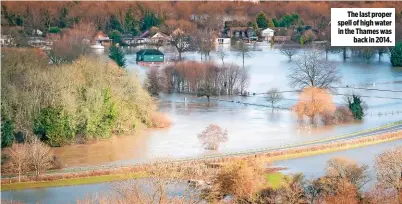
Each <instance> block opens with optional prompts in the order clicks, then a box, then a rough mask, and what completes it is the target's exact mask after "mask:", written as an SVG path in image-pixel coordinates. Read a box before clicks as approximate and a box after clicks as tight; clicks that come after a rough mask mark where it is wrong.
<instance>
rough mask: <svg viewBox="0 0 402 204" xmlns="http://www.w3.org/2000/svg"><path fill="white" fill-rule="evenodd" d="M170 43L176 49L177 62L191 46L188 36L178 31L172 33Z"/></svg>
mask: <svg viewBox="0 0 402 204" xmlns="http://www.w3.org/2000/svg"><path fill="white" fill-rule="evenodd" d="M171 43H172V45H173V46H175V47H176V50H177V52H178V53H179V60H181V59H182V56H181V55H182V53H183V52H186V51H189V50H190V49H191V45H192V42H191V38H190V35H188V33H185V32H184V31H182V30H180V29H177V30H175V31H174V32H173V33H172V42H171Z"/></svg>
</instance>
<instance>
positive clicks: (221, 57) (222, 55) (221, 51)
mask: <svg viewBox="0 0 402 204" xmlns="http://www.w3.org/2000/svg"><path fill="white" fill-rule="evenodd" d="M216 54H217V55H218V57H219V58H220V59H221V61H222V64H223V65H224V64H225V62H224V59H225V57H226V56H227V53H226V52H225V51H224V50H223V48H220V49H219V50H218V51H217V52H216Z"/></svg>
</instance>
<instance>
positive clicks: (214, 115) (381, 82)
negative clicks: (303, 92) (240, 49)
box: [54, 46, 402, 167]
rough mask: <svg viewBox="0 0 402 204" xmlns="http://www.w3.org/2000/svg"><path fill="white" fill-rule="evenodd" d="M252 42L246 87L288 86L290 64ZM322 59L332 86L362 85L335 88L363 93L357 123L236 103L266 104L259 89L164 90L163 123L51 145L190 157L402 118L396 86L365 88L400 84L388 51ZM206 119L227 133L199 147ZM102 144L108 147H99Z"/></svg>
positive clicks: (106, 159)
mask: <svg viewBox="0 0 402 204" xmlns="http://www.w3.org/2000/svg"><path fill="white" fill-rule="evenodd" d="M136 49H138V48H136ZM136 49H132V50H128V51H127V52H128V55H127V62H128V67H127V69H129V70H130V71H132V72H134V73H137V74H138V75H139V77H140V78H142V79H143V78H144V76H145V72H146V70H147V69H148V68H145V67H140V66H137V65H136V64H135V51H136ZM226 49H227V52H228V56H227V57H226V58H225V62H234V63H236V64H241V63H242V62H241V58H240V57H238V56H237V54H236V53H235V52H234V51H230V49H229V48H226ZM254 49H255V51H252V52H251V54H250V56H251V57H250V58H246V59H245V66H247V67H248V68H249V73H250V83H249V88H248V91H249V92H251V93H261V92H265V91H266V90H268V89H269V88H278V89H280V90H291V87H289V85H288V79H287V75H288V74H289V68H290V67H291V66H293V65H292V63H290V62H288V60H287V58H286V57H285V56H283V55H281V54H280V52H279V51H278V50H277V49H271V48H270V47H269V46H261V47H256V48H254ZM162 51H163V52H164V53H165V54H166V57H167V58H169V57H171V56H173V55H174V54H173V53H172V52H171V51H172V49H171V48H163V49H162ZM100 57H101V58H103V59H105V60H106V59H107V56H106V55H105V54H104V53H103V54H102V53H101V54H100ZM184 57H185V58H186V59H192V60H200V56H199V54H197V53H185V54H184ZM296 59H297V57H296ZM329 59H330V60H331V61H333V62H334V63H336V64H337V66H338V68H339V69H340V72H341V75H342V84H340V85H339V86H342V87H345V86H346V85H348V86H349V87H359V88H365V89H363V90H362V89H351V88H348V89H338V91H337V93H338V94H342V93H349V92H351V91H353V92H355V93H358V94H360V95H362V96H363V98H362V99H363V100H364V101H365V102H366V104H367V105H368V107H369V109H368V111H367V115H366V117H365V119H364V120H363V121H362V122H359V123H354V124H348V125H338V126H333V127H325V128H317V129H309V130H302V129H299V128H298V124H297V120H296V116H295V115H294V113H291V112H290V111H287V110H280V111H278V110H275V111H272V110H271V109H270V108H267V107H260V106H253V105H248V106H247V105H243V104H240V103H236V102H237V101H239V102H247V103H255V104H267V102H266V101H265V99H264V97H263V95H256V96H253V95H251V96H250V97H240V96H233V97H227V96H222V97H220V98H223V99H230V100H233V101H234V102H222V101H211V102H210V103H208V102H207V100H206V99H205V98H197V97H195V96H190V95H184V94H171V95H166V94H164V95H162V96H161V97H160V110H161V111H162V112H165V113H167V114H168V115H169V116H170V118H171V120H172V125H171V127H170V128H167V129H162V130H148V131H145V132H144V133H142V134H139V135H132V136H120V137H115V138H114V139H112V140H108V141H100V142H97V143H96V144H87V145H74V146H66V147H61V148H55V149H54V151H55V153H56V154H57V155H58V156H60V157H61V159H62V160H63V162H64V163H65V164H66V165H67V167H70V166H85V165H97V164H110V163H125V164H126V163H137V162H143V161H147V160H150V159H152V158H156V157H161V156H163V157H166V156H171V157H173V158H182V157H196V156H202V155H207V154H212V153H229V152H238V151H246V150H250V149H261V148H268V147H278V146H280V145H284V144H291V143H296V142H300V141H311V140H315V139H319V138H323V137H327V136H336V135H342V134H345V133H351V132H357V131H361V130H364V129H367V128H373V127H377V126H381V125H384V124H387V123H390V122H394V121H397V120H401V119H402V99H398V98H401V96H402V92H390V91H374V90H367V89H381V90H399V91H400V90H402V69H401V68H392V67H391V65H390V63H389V59H388V56H383V57H382V60H381V61H380V62H378V58H376V57H374V59H373V60H372V62H370V63H367V62H365V61H363V60H357V59H354V58H350V59H348V60H347V61H346V62H343V60H342V59H341V55H340V54H337V55H336V54H332V55H330V56H329ZM211 60H213V61H215V62H216V63H221V62H220V59H218V58H217V56H216V55H215V53H212V54H211ZM284 97H285V99H284V100H283V101H281V102H280V103H278V106H281V107H287V108H288V107H291V106H292V105H293V104H294V103H295V102H296V100H297V95H296V94H290V93H288V94H285V95H284ZM343 97H344V96H341V95H335V96H334V101H335V103H336V104H338V105H340V104H343V100H344V99H343ZM185 98H186V99H185ZM185 100H186V102H185ZM212 123H214V124H218V125H220V126H221V127H223V128H226V129H227V130H228V134H229V139H228V141H227V142H226V143H225V144H223V145H222V146H221V147H220V148H219V149H218V150H216V151H206V150H204V149H203V148H202V147H201V145H200V143H199V141H198V140H197V134H198V133H200V132H201V131H202V130H203V129H204V128H205V127H206V126H207V125H209V124H212ZM105 149H107V150H108V151H104V150H105Z"/></svg>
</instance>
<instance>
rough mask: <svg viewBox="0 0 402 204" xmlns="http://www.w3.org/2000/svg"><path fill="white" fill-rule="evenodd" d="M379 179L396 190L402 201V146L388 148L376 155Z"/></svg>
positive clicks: (399, 199) (385, 185)
mask: <svg viewBox="0 0 402 204" xmlns="http://www.w3.org/2000/svg"><path fill="white" fill-rule="evenodd" d="M375 167H376V170H377V180H378V182H379V183H380V184H382V185H383V186H384V187H385V188H388V189H394V190H396V191H397V192H398V193H399V195H398V201H399V203H402V193H401V192H402V146H399V147H397V148H395V149H391V150H388V151H386V152H384V153H382V154H380V155H378V156H377V157H376V163H375Z"/></svg>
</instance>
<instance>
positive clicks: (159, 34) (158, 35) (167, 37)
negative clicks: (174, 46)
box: [151, 32, 171, 39]
mask: <svg viewBox="0 0 402 204" xmlns="http://www.w3.org/2000/svg"><path fill="white" fill-rule="evenodd" d="M151 38H165V39H170V38H171V37H170V36H168V35H166V34H164V33H162V32H157V33H155V35H153V36H152V37H151Z"/></svg>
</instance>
